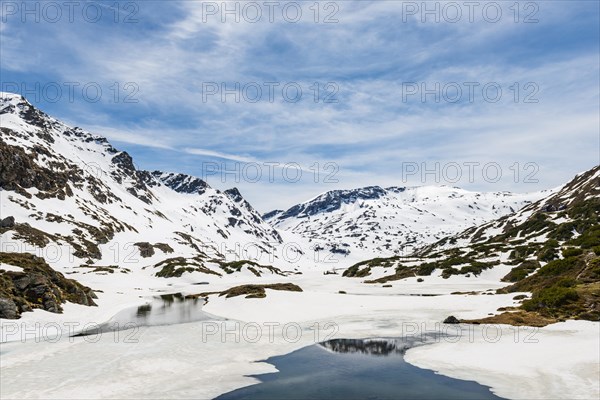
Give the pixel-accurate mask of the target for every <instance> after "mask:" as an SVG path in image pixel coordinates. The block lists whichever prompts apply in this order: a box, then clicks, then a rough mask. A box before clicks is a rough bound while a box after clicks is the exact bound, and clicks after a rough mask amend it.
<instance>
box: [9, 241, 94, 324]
mask: <svg viewBox="0 0 600 400" xmlns="http://www.w3.org/2000/svg"><path fill="white" fill-rule="evenodd" d="M0 262H2V263H6V264H10V265H14V266H16V267H20V268H22V271H21V272H17V271H4V270H1V269H0V318H7V319H17V318H19V317H20V316H21V313H23V312H27V311H32V310H33V309H36V308H39V309H42V310H46V311H49V312H53V313H62V311H63V308H62V304H63V303H65V302H67V301H70V302H72V303H77V304H82V305H86V306H95V305H96V303H94V300H93V299H95V298H96V295H95V294H94V292H93V291H92V290H91V289H90V288H88V287H86V286H83V285H81V284H80V283H79V282H77V281H75V280H73V279H67V278H65V276H64V275H63V274H61V273H60V272H57V271H55V270H54V269H52V267H50V266H49V265H48V264H47V263H46V262H45V261H44V259H43V258H40V257H36V256H35V255H33V254H28V253H0Z"/></svg>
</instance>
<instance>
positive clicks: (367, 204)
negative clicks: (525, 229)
mask: <svg viewBox="0 0 600 400" xmlns="http://www.w3.org/2000/svg"><path fill="white" fill-rule="evenodd" d="M550 193H551V191H543V192H534V193H529V194H513V193H509V192H494V193H477V192H470V191H467V190H463V189H459V188H454V187H448V186H421V187H389V188H385V189H384V188H381V187H379V186H371V187H365V188H360V189H355V190H334V191H330V192H327V193H324V194H322V195H320V196H317V197H315V198H314V199H311V200H309V201H307V202H304V203H301V204H298V205H295V206H294V207H292V208H290V209H288V210H287V211H281V210H276V211H272V212H270V213H267V214H265V215H263V217H264V218H265V219H266V220H267V221H268V222H270V223H271V224H273V226H275V227H276V228H278V229H281V230H286V231H291V232H294V233H297V234H300V235H302V236H305V237H307V238H309V239H313V240H319V241H324V242H326V243H327V246H328V247H329V249H332V250H333V251H334V252H340V253H346V252H349V253H352V252H361V253H363V254H367V253H371V254H374V255H377V256H379V255H385V256H390V255H402V254H408V253H410V252H412V251H413V250H414V249H416V248H418V247H420V246H422V245H425V244H429V243H432V242H435V241H437V240H439V239H442V238H443V237H446V236H449V235H453V234H456V233H458V232H460V231H462V230H464V229H466V228H469V227H472V226H478V225H480V224H482V223H485V222H488V221H491V220H494V219H497V218H500V217H502V216H504V215H508V214H511V213H514V212H515V211H517V210H519V209H521V208H523V207H524V206H526V205H528V204H530V203H531V202H533V201H536V200H538V199H540V198H542V197H545V196H547V195H549V194H550Z"/></svg>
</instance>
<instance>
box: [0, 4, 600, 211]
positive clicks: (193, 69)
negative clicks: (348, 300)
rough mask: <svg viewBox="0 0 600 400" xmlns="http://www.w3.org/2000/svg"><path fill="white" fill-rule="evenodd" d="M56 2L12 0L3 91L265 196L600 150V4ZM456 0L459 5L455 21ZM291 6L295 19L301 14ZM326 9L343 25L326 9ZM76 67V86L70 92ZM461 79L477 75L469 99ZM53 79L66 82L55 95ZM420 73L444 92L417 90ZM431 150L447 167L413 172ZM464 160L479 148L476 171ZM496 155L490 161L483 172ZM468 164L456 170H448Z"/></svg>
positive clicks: (516, 182)
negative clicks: (69, 5)
mask: <svg viewBox="0 0 600 400" xmlns="http://www.w3.org/2000/svg"><path fill="white" fill-rule="evenodd" d="M9 3H10V4H12V5H10V6H7V4H9ZM36 3H37V4H38V7H39V9H36V8H35V7H36V6H35V4H36ZM48 3H52V2H30V10H34V11H33V14H31V13H30V14H23V10H22V9H21V7H22V2H20V1H19V2H3V4H2V9H1V12H2V20H1V21H2V22H1V25H0V45H1V46H0V68H1V76H0V81H1V82H2V89H3V90H7V89H11V88H12V87H14V85H15V84H16V85H17V87H18V91H23V89H25V91H27V92H29V93H24V94H25V95H26V96H27V97H28V99H29V100H30V101H31V102H32V103H34V104H35V105H36V106H39V107H40V108H42V109H43V110H45V111H47V112H48V113H50V114H52V115H54V116H56V117H58V118H60V119H62V120H64V121H66V122H67V123H70V124H72V125H77V126H80V127H83V128H85V129H88V130H91V131H93V132H94V133H97V134H100V135H103V136H106V137H108V138H109V139H110V140H111V142H113V144H114V145H115V146H116V147H118V148H119V149H122V150H126V151H128V152H129V153H130V154H132V155H133V157H134V159H135V161H136V164H137V165H138V167H139V168H144V169H150V170H154V169H161V170H167V171H178V172H185V173H189V174H193V175H197V176H203V177H205V178H206V179H207V180H208V182H209V183H210V184H211V185H213V186H215V187H218V188H228V187H232V186H237V187H239V188H240V190H241V191H242V193H243V194H244V195H245V197H246V198H248V200H249V201H250V202H251V203H252V204H253V205H254V206H255V207H256V208H257V209H259V210H260V211H268V210H270V209H272V208H287V207H289V206H291V205H293V204H294V203H297V202H300V201H303V200H306V199H308V198H310V197H313V196H315V195H317V194H319V193H321V192H324V191H327V190H331V189H336V188H353V187H360V186H366V185H381V186H391V185H395V186H405V185H421V184H447V185H452V186H461V187H465V188H467V189H472V190H484V191H499V190H511V191H519V192H525V191H533V190H539V189H545V188H550V187H555V186H557V185H560V184H561V183H563V182H565V181H567V180H568V179H570V178H571V177H572V176H573V175H574V174H576V173H577V172H580V171H583V170H586V169H588V168H591V167H593V166H594V165H597V164H599V163H600V121H599V114H598V109H599V108H600V100H599V92H600V84H599V76H600V67H599V62H600V60H599V53H600V49H599V30H600V28H599V3H598V2H597V1H539V2H526V1H525V2H520V3H519V4H518V7H515V6H514V3H515V2H514V1H500V2H495V3H493V2H479V6H477V7H476V8H475V9H474V12H473V14H472V15H473V21H472V22H471V21H470V20H469V15H468V14H469V10H468V9H467V7H466V6H465V3H464V2H461V1H459V2H428V3H427V7H428V8H429V9H434V7H436V4H437V7H439V10H440V12H439V14H438V15H439V22H436V21H435V20H434V18H435V15H433V14H429V15H426V14H424V12H423V11H424V10H423V9H422V8H421V7H422V5H423V2H421V1H419V2H401V1H378V2H366V1H360V2H353V1H336V2H320V3H319V4H318V8H319V17H318V22H317V23H316V22H315V14H314V10H315V6H314V2H313V1H310V2H295V3H294V4H291V5H289V6H286V7H287V8H285V9H286V10H287V13H286V14H285V15H284V14H283V13H284V11H283V9H284V6H285V5H286V2H280V4H279V6H277V7H275V8H274V9H273V11H274V13H273V22H270V21H269V20H268V11H269V10H268V8H267V7H266V6H265V5H264V3H263V2H261V1H259V2H255V3H253V4H254V5H258V8H259V9H260V11H261V12H262V13H263V15H262V18H261V20H260V21H258V22H255V23H252V22H250V19H252V18H253V17H254V14H251V13H250V8H246V9H245V10H246V11H243V10H244V9H243V8H242V7H244V6H246V7H248V6H247V5H248V3H250V2H230V4H229V5H228V7H229V9H234V7H236V3H237V7H238V11H237V15H238V16H239V22H235V21H234V20H232V18H234V17H235V14H230V15H224V14H223V10H222V4H223V3H222V2H220V1H219V2H215V3H211V2H200V1H183V2H178V1H169V2H159V1H143V2H142V1H140V2H127V1H121V2H115V1H112V0H111V1H106V2H77V3H76V5H75V6H74V8H73V11H74V13H73V20H72V21H69V18H68V11H69V10H67V9H66V7H65V6H64V5H63V6H60V4H62V2H54V4H59V7H60V11H61V12H62V16H61V17H60V18H56V22H53V19H55V11H54V10H53V9H52V8H51V7H50V6H48ZM287 3H289V2H287ZM449 3H452V4H453V5H457V6H458V9H459V10H460V11H461V12H462V17H461V18H460V19H459V20H458V21H457V22H453V21H452V20H453V18H455V14H454V11H453V9H452V8H451V7H454V6H453V5H449ZM491 3H493V4H491ZM31 4H34V5H31ZM296 4H299V5H300V7H301V9H302V16H301V17H299V18H298V21H297V22H291V20H293V18H294V17H295V10H296ZM115 5H116V7H115ZM496 5H500V9H501V10H502V15H501V16H500V17H498V18H496V14H495V10H496ZM215 6H216V7H217V8H219V9H218V10H216V11H215V8H214V7H215ZM415 6H416V7H417V8H418V9H417V10H415V8H414V7H415ZM44 7H46V8H44ZM48 7H50V8H48ZM311 7H312V8H311ZM84 8H85V9H86V10H87V12H88V14H87V18H86V17H85V16H84V15H83V9H84ZM484 8H485V9H486V10H488V12H487V13H486V14H484V12H483V9H484ZM455 9H456V8H455ZM516 9H518V11H519V13H518V15H517V14H515V12H516ZM97 10H102V17H101V18H99V20H98V21H93V16H94V13H95V12H97ZM442 10H446V11H442ZM36 12H37V13H38V15H37V16H39V22H36V20H35V17H36V15H35V13H36ZM451 12H452V13H451ZM331 13H333V17H332V20H337V22H334V21H328V22H331V23H325V21H324V19H325V17H326V16H327V15H329V14H331ZM130 14H132V15H130ZM90 15H91V17H90ZM128 15H129V20H125V19H126V18H127V16H128ZM223 16H225V17H226V20H225V22H223V21H222V18H223ZM423 18H425V20H424V21H423ZM495 18H496V19H495ZM515 19H516V21H515ZM115 20H116V21H115ZM525 20H527V22H528V23H525ZM126 21H127V22H126ZM535 21H537V22H535ZM67 82H76V83H79V86H78V87H76V89H75V91H74V98H73V99H70V98H69V96H68V95H67V89H66V88H67V86H66V85H65V84H66V83H67ZM236 83H239V86H240V89H241V88H242V87H243V86H244V85H248V84H249V85H248V86H246V90H247V91H246V92H245V93H244V94H245V95H246V97H244V96H242V95H240V101H239V102H236V101H235V98H234V94H229V95H227V96H226V97H225V102H223V101H222V100H221V96H220V91H221V87H220V86H221V84H225V85H226V88H228V89H230V90H233V91H234V89H235V85H236ZM315 83H317V86H318V87H319V94H320V96H319V101H318V102H315V101H314V93H315V91H316V87H317V86H315ZM466 83H468V85H475V86H473V87H474V92H473V99H472V101H469V96H468V86H466V85H465V84H466ZM36 84H37V85H39V86H38V88H39V89H36ZM276 84H278V86H274V87H275V91H274V96H273V98H272V99H270V98H269V96H268V85H276ZM436 84H439V88H440V89H439V90H437V89H436ZM515 84H516V85H515ZM53 85H59V86H61V87H62V88H63V91H62V95H61V96H58V97H57V100H56V101H53V100H54V97H55V92H53V88H54V87H55V86H53ZM85 85H88V86H90V87H92V89H93V88H94V87H100V88H101V89H102V95H101V96H99V98H98V101H96V102H92V101H90V100H91V99H90V97H92V98H93V97H95V95H94V92H93V90H92V91H91V94H90V95H89V97H88V98H86V97H84V96H83V95H82V91H81V88H82V87H83V86H85ZM115 85H116V86H115ZM126 85H127V86H126ZM214 85H216V86H214ZM285 85H287V87H288V89H289V90H290V91H288V92H287V93H288V97H287V99H288V100H292V99H293V98H294V96H295V94H296V93H295V92H294V90H295V89H294V88H297V87H300V88H301V89H302V96H300V97H299V98H298V99H299V100H298V101H296V102H291V101H286V97H285V96H284V95H283V94H282V92H281V88H282V87H284V86H285ZM325 85H329V86H327V87H325ZM422 85H425V88H427V89H429V90H433V91H434V92H437V93H438V95H439V96H440V101H436V99H435V94H429V95H426V96H425V98H424V99H423V98H422V88H423V86H422ZM485 85H488V86H487V87H488V90H489V92H487V93H488V97H485V98H484V96H483V93H482V88H483V87H484V86H485ZM256 86H259V87H261V90H262V94H261V96H258V95H257V92H256V91H255V88H256ZM116 87H118V88H119V92H118V95H117V94H116V93H117V92H116ZM215 87H218V88H219V89H218V90H219V92H217V93H216V94H214V95H210V94H208V93H209V90H210V89H211V88H212V89H213V90H214V88H215ZM456 87H460V88H461V90H462V95H461V96H459V95H458V92H456ZM498 87H499V88H500V89H501V90H502V95H501V96H499V97H498V101H497V102H492V101H491V100H493V99H494V97H495V94H494V90H496V88H498ZM517 88H518V95H517V94H516V93H517ZM411 90H412V91H413V92H411ZM414 90H417V92H416V93H415V92H414ZM444 90H446V91H445V92H444ZM44 91H45V93H44ZM203 92H204V95H203ZM409 93H412V94H409ZM490 93H491V94H490ZM88 94H89V93H88ZM127 95H131V97H130V99H132V100H135V101H136V102H135V103H129V102H126V101H125V100H126V96H127ZM326 95H330V99H333V100H335V102H324V101H323V100H324V98H325V97H324V96H326ZM515 96H516V97H515ZM36 97H37V98H36ZM454 99H456V101H455V102H452V101H450V100H454ZM254 100H256V101H254ZM525 100H528V102H525ZM531 101H536V102H531ZM270 163H278V165H277V166H276V167H272V168H273V169H270V168H271V167H269V165H276V164H270ZM436 163H439V164H438V165H439V168H440V170H439V173H430V174H427V175H425V176H423V175H422V174H421V173H420V172H422V170H423V169H428V170H435V168H436ZM465 163H479V165H476V164H471V165H476V166H474V167H473V168H474V169H473V172H474V176H473V179H468V172H469V167H468V165H469V164H465ZM515 163H518V169H519V170H520V174H519V175H518V177H515V169H516V167H515V166H516V165H517V164H515ZM486 164H487V165H492V167H493V168H491V169H487V171H488V175H487V176H486V177H484V175H483V173H484V166H485V165H486ZM284 165H287V167H286V168H285V169H284V168H282V166H284ZM415 165H416V166H417V168H418V171H417V173H408V172H410V171H413V170H414V166H415ZM457 165H458V166H459V167H460V171H461V172H462V174H463V175H462V179H459V180H456V179H453V178H450V179H446V178H448V176H455V171H457V169H456V166H457ZM495 166H499V167H500V168H501V169H502V178H501V179H493V176H494V175H495V173H494V171H495V168H496V167H495ZM258 167H260V170H261V173H262V179H260V180H258V181H256V179H254V178H255V176H256V173H255V171H256V170H257V168H258ZM298 167H299V168H301V169H300V173H301V178H300V179H299V180H298V181H297V182H295V179H294V178H295V177H296V176H297V175H295V172H297V171H298ZM511 167H512V169H511ZM236 168H237V171H238V172H233V173H229V174H224V173H223V172H222V170H223V169H226V170H230V171H236ZM317 169H318V170H319V171H320V173H319V174H318V176H317V175H316V174H315V170H317ZM215 170H220V171H221V172H214V171H215ZM269 172H272V173H273V178H274V179H269ZM284 173H285V174H287V176H288V179H284V178H283V176H284ZM490 174H491V175H492V178H490ZM530 174H532V175H531V176H530V177H529V178H530V179H526V178H527V177H528V176H529V175H530ZM328 177H329V179H326V178H328ZM515 178H517V179H515ZM293 181H294V182H293Z"/></svg>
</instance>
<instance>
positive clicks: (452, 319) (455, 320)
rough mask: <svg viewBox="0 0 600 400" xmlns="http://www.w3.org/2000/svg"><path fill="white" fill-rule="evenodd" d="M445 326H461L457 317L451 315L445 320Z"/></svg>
mask: <svg viewBox="0 0 600 400" xmlns="http://www.w3.org/2000/svg"><path fill="white" fill-rule="evenodd" d="M444 324H460V321H459V320H458V318H456V317H455V316H453V315H451V316H449V317H448V318H446V319H445V320H444Z"/></svg>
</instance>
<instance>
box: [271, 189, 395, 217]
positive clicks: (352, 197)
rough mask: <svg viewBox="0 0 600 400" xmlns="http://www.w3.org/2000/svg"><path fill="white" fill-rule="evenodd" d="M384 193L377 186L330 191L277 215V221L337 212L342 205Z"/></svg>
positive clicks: (384, 192)
mask: <svg viewBox="0 0 600 400" xmlns="http://www.w3.org/2000/svg"><path fill="white" fill-rule="evenodd" d="M386 193H387V192H386V190H385V189H383V188H381V187H379V186H367V187H364V188H361V189H354V190H332V191H330V192H327V193H324V194H322V195H321V196H319V197H317V198H316V199H314V200H312V201H310V202H308V203H304V204H297V205H295V206H294V207H292V208H290V209H289V210H287V211H285V212H283V213H282V214H281V215H279V217H278V219H285V218H290V217H299V218H303V217H309V216H311V215H316V214H319V213H323V212H330V211H335V210H339V209H340V208H341V206H342V204H351V203H354V202H356V201H357V200H372V199H379V198H381V197H382V196H384V195H385V194H386Z"/></svg>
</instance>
